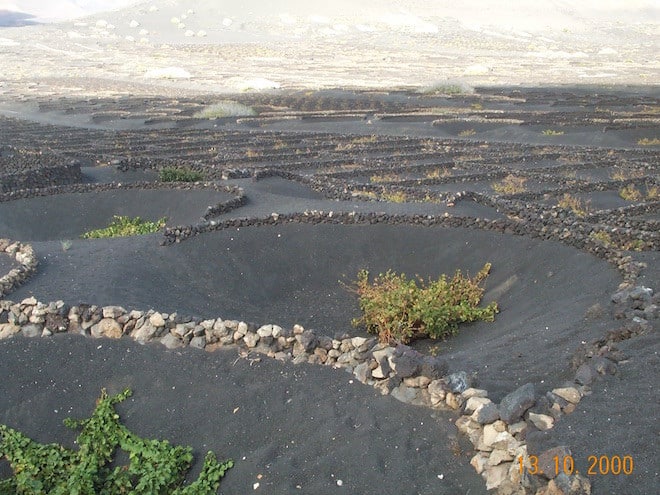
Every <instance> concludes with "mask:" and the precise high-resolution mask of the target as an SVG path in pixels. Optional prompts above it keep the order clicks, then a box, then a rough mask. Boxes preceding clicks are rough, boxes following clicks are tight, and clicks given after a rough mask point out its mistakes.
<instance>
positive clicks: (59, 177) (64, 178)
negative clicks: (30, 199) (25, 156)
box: [0, 161, 83, 193]
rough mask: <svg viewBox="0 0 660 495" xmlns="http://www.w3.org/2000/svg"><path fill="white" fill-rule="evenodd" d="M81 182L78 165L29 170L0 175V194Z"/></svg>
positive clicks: (76, 163) (81, 177)
mask: <svg viewBox="0 0 660 495" xmlns="http://www.w3.org/2000/svg"><path fill="white" fill-rule="evenodd" d="M82 180H83V176H82V172H81V171H80V163H78V162H75V161H74V162H71V163H69V164H68V165H57V166H53V167H42V168H39V169H29V170H25V171H21V172H15V173H11V174H6V175H0V193H6V192H9V191H17V190H21V189H34V188H41V187H49V186H58V185H64V184H75V183H77V182H80V181H82Z"/></svg>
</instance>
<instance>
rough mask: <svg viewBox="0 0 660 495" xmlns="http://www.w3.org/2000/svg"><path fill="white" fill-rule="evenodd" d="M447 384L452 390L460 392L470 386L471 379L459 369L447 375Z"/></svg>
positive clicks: (456, 392)
mask: <svg viewBox="0 0 660 495" xmlns="http://www.w3.org/2000/svg"><path fill="white" fill-rule="evenodd" d="M447 385H448V386H449V389H450V390H451V391H452V392H454V393H455V394H460V393H462V392H464V391H465V390H467V389H468V388H470V387H471V386H472V380H470V377H468V374H467V373H466V372H465V371H459V372H457V373H452V374H451V375H449V376H448V377H447Z"/></svg>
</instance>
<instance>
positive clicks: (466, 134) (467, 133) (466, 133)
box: [458, 129, 477, 137]
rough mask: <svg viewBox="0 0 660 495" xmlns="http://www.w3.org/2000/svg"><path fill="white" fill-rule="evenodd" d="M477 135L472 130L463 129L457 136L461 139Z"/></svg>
mask: <svg viewBox="0 0 660 495" xmlns="http://www.w3.org/2000/svg"><path fill="white" fill-rule="evenodd" d="M476 133H477V131H475V130H474V129H465V130H464V131H461V132H459V133H458V135H459V136H461V137H469V136H474V135H475V134H476Z"/></svg>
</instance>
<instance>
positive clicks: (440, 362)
mask: <svg viewBox="0 0 660 495" xmlns="http://www.w3.org/2000/svg"><path fill="white" fill-rule="evenodd" d="M447 369H448V366H447V361H445V360H444V359H440V358H438V357H434V356H424V359H423V361H422V370H421V372H420V375H422V376H427V377H429V378H430V379H432V380H437V379H438V378H442V377H443V376H445V374H446V373H447Z"/></svg>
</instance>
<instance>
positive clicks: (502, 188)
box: [491, 174, 527, 194]
mask: <svg viewBox="0 0 660 495" xmlns="http://www.w3.org/2000/svg"><path fill="white" fill-rule="evenodd" d="M525 182H527V179H526V178H525V177H516V176H515V175H512V174H509V175H507V176H506V177H505V178H504V179H502V180H501V181H499V182H495V183H493V185H492V186H491V187H492V188H493V191H495V192H496V193H498V194H518V193H521V192H525Z"/></svg>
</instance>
